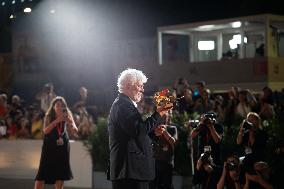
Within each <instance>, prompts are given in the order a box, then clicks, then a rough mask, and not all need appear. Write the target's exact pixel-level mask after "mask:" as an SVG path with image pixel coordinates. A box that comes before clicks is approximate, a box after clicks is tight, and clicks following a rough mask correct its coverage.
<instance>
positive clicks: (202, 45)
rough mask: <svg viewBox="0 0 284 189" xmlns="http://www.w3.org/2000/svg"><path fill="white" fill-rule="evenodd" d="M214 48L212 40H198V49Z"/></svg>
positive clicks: (207, 49)
mask: <svg viewBox="0 0 284 189" xmlns="http://www.w3.org/2000/svg"><path fill="white" fill-rule="evenodd" d="M214 49H215V42H214V41H198V50H200V51H211V50H214Z"/></svg>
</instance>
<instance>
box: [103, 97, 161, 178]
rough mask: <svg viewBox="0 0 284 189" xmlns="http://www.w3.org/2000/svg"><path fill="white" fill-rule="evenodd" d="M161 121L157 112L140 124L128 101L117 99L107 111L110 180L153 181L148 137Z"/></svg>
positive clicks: (152, 161) (133, 107) (136, 113)
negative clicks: (108, 114) (108, 113)
mask: <svg viewBox="0 0 284 189" xmlns="http://www.w3.org/2000/svg"><path fill="white" fill-rule="evenodd" d="M162 121H163V120H162V118H161V116H160V115H159V114H158V113H157V112H155V113H154V114H153V115H152V116H150V117H149V118H147V119H146V120H145V121H143V120H142V117H141V115H140V113H139V112H138V110H137V109H136V107H135V106H134V104H133V102H132V101H131V100H130V98H129V97H127V96H126V95H124V94H119V95H118V97H117V98H116V99H115V101H114V102H113V104H112V107H111V109H110V116H109V122H108V129H109V148H110V180H119V179H126V178H127V179H136V180H152V179H153V178H154V175H155V170H154V159H153V155H152V148H151V140H150V138H149V137H148V133H149V132H150V131H151V130H152V129H153V128H154V127H156V126H158V125H159V124H160V123H162Z"/></svg>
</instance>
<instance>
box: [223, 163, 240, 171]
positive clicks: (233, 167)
mask: <svg viewBox="0 0 284 189" xmlns="http://www.w3.org/2000/svg"><path fill="white" fill-rule="evenodd" d="M226 168H227V169H228V171H237V170H238V165H237V164H236V163H234V162H228V163H227V164H226Z"/></svg>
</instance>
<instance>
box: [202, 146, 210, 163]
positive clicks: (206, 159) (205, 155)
mask: <svg viewBox="0 0 284 189" xmlns="http://www.w3.org/2000/svg"><path fill="white" fill-rule="evenodd" d="M200 160H201V161H202V163H208V164H210V165H211V164H212V163H213V159H212V157H211V146H204V152H203V153H202V154H201V156H200Z"/></svg>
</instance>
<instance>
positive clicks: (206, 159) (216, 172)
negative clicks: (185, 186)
mask: <svg viewBox="0 0 284 189" xmlns="http://www.w3.org/2000/svg"><path fill="white" fill-rule="evenodd" d="M220 174H221V168H220V167H219V166H216V164H215V163H214V161H213V158H212V156H211V148H210V147H209V146H205V147H204V153H202V154H201V155H200V157H199V159H198V160H197V163H196V172H195V174H194V177H193V185H196V184H199V185H201V188H202V189H216V186H217V182H218V179H219V178H220Z"/></svg>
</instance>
